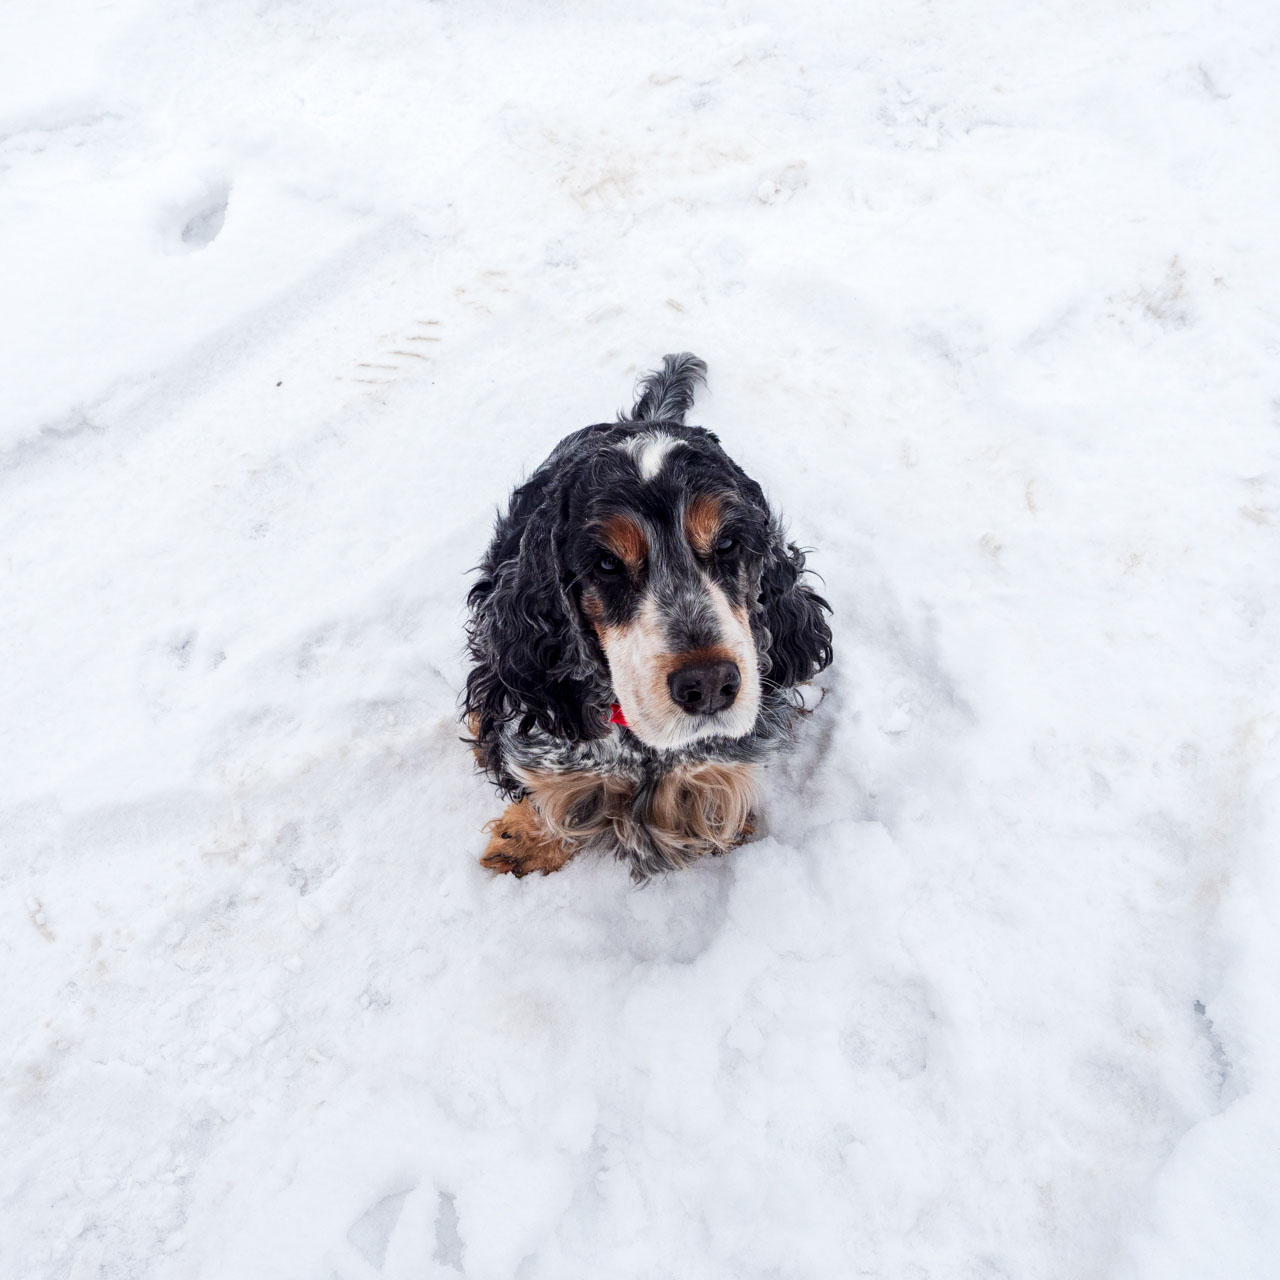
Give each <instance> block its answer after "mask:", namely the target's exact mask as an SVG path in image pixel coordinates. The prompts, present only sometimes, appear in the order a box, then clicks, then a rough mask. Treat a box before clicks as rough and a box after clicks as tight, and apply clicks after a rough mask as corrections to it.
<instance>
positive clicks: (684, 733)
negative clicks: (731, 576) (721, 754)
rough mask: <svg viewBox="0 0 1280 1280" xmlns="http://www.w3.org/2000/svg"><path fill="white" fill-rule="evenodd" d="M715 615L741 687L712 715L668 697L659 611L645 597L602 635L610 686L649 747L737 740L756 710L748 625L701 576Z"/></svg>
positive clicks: (755, 678) (749, 726) (752, 642)
mask: <svg viewBox="0 0 1280 1280" xmlns="http://www.w3.org/2000/svg"><path fill="white" fill-rule="evenodd" d="M704 582H705V586H706V589H707V593H708V595H709V596H710V599H711V603H712V607H713V608H714V610H715V614H716V618H717V619H718V621H719V623H720V643H721V645H722V646H723V647H724V648H725V649H727V650H728V651H729V653H730V654H731V655H732V657H733V660H734V661H735V662H736V663H737V664H738V671H739V673H740V675H741V677H742V685H741V687H740V688H739V690H738V696H737V698H736V699H735V700H734V703H733V706H731V707H729V708H728V710H726V711H718V712H716V714H715V715H711V716H691V715H689V714H688V713H687V712H685V711H682V710H681V709H680V708H679V707H678V706H676V704H675V703H674V702H673V701H672V700H671V693H670V689H669V688H668V685H667V679H666V675H665V674H664V672H665V668H666V666H667V665H668V664H667V663H666V662H664V660H665V659H669V658H670V657H671V656H672V654H671V651H670V650H669V649H668V648H667V646H666V642H665V640H664V638H663V635H662V622H661V615H660V613H659V610H658V606H657V603H656V602H655V601H654V599H653V597H652V596H646V597H645V600H644V604H643V605H642V606H641V608H640V612H639V614H638V615H637V617H636V620H635V621H634V622H633V623H632V624H631V625H630V626H628V627H626V628H625V629H620V630H617V631H610V632H609V633H608V634H607V635H606V636H604V637H602V639H603V641H604V651H605V657H606V658H607V659H608V662H609V672H610V674H611V675H612V677H613V690H614V692H615V693H616V694H617V695H618V703H619V705H620V706H621V707H622V714H623V715H624V716H625V717H626V721H627V726H628V728H630V730H631V732H632V733H634V734H635V735H636V737H637V738H639V739H640V741H641V742H644V743H647V744H648V745H649V746H651V747H657V748H659V749H660V750H666V751H672V750H676V749H677V748H679V747H686V746H688V745H689V744H690V743H691V742H697V741H698V740H699V739H700V738H741V737H743V736H744V735H745V734H748V733H750V732H751V730H752V728H753V727H754V726H755V722H756V717H757V716H758V715H759V714H760V666H759V663H758V662H757V660H756V646H755V640H754V639H753V637H752V635H751V628H750V626H749V625H747V624H745V623H744V622H743V621H741V620H739V618H738V617H737V616H736V615H735V614H734V612H733V609H732V608H731V607H730V604H729V600H728V597H727V596H726V595H725V594H724V592H723V591H722V590H721V589H720V587H719V586H718V585H717V584H716V583H714V582H712V581H710V579H704Z"/></svg>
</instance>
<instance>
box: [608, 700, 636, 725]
mask: <svg viewBox="0 0 1280 1280" xmlns="http://www.w3.org/2000/svg"><path fill="white" fill-rule="evenodd" d="M609 723H610V724H620V725H621V726H622V727H623V728H624V729H629V728H630V727H631V726H630V725H629V724H627V717H626V716H624V715H623V714H622V707H621V706H620V705H619V704H618V703H616V702H615V703H614V704H613V710H612V711H611V712H610V714H609Z"/></svg>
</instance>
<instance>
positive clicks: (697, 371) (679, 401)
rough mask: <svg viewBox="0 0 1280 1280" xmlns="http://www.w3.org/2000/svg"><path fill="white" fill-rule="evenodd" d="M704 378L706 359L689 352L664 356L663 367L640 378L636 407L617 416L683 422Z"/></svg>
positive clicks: (653, 420)
mask: <svg viewBox="0 0 1280 1280" xmlns="http://www.w3.org/2000/svg"><path fill="white" fill-rule="evenodd" d="M706 381H707V366H706V362H705V361H703V360H699V359H698V357H697V356H695V355H694V354H693V353H692V352H691V351H681V352H680V353H679V354H678V355H671V356H663V357H662V368H661V369H656V370H655V371H654V372H653V373H646V374H645V376H644V377H643V378H641V379H640V389H639V394H638V395H637V397H636V403H635V408H634V409H632V410H631V412H630V413H629V414H623V415H620V418H619V420H620V421H622V422H678V423H683V422H684V415H685V414H686V413H688V412H689V410H690V409H692V408H693V396H694V392H695V391H696V389H697V386H698V384H699V383H702V384H703V385H704V386H705V385H706Z"/></svg>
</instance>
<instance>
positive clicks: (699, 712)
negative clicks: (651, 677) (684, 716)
mask: <svg viewBox="0 0 1280 1280" xmlns="http://www.w3.org/2000/svg"><path fill="white" fill-rule="evenodd" d="M741 685H742V676H741V674H740V673H739V671H738V664H737V663H736V662H691V663H690V664H689V665H688V666H687V667H681V668H680V670H679V671H673V672H672V673H671V674H670V675H669V676H668V677H667V688H669V689H670V690H671V700H672V702H674V703H675V704H676V706H678V707H679V708H680V709H681V710H682V711H687V712H688V713H689V714H690V715H691V716H710V715H714V714H715V713H716V712H717V711H723V710H724V709H725V707H731V706H732V705H733V700H734V698H736V697H737V696H738V689H739V688H740V687H741Z"/></svg>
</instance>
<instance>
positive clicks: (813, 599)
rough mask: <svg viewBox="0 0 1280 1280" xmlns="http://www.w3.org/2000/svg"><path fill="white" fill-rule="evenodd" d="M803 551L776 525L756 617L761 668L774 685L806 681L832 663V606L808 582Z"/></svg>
mask: <svg viewBox="0 0 1280 1280" xmlns="http://www.w3.org/2000/svg"><path fill="white" fill-rule="evenodd" d="M804 572H805V568H804V552H803V551H801V550H800V548H799V547H797V546H796V545H795V543H794V542H787V541H785V540H784V538H783V536H782V531H781V530H780V529H778V528H776V527H775V529H774V531H773V541H772V543H771V545H770V547H769V552H768V556H767V558H766V560H765V566H764V572H763V573H762V574H761V577H760V616H761V621H762V623H763V626H764V628H765V630H766V631H767V632H768V634H767V635H766V636H763V637H762V639H763V641H764V643H763V646H762V648H763V650H764V653H765V656H766V657H767V659H768V670H767V671H766V672H765V673H764V674H765V675H767V677H768V679H769V680H770V681H772V682H773V683H774V684H777V685H780V686H781V687H782V688H784V689H792V688H794V687H795V686H796V685H798V684H804V683H805V681H806V680H811V679H812V678H813V677H814V676H816V675H817V674H818V672H819V671H821V670H822V669H823V668H824V667H826V666H828V665H829V664H830V662H831V657H832V653H831V628H830V627H829V626H828V625H827V619H826V616H825V615H826V614H828V613H830V612H831V606H830V605H829V604H828V603H827V602H826V601H825V600H824V599H823V598H822V597H821V596H820V595H818V593H817V592H816V591H813V590H811V589H810V588H809V587H807V586H806V585H805V584H804V582H803V581H801V579H802V576H803V574H804Z"/></svg>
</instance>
